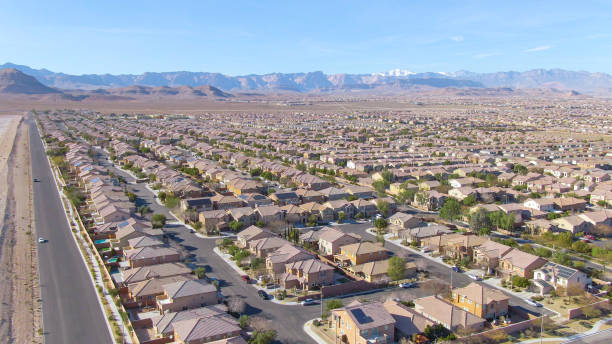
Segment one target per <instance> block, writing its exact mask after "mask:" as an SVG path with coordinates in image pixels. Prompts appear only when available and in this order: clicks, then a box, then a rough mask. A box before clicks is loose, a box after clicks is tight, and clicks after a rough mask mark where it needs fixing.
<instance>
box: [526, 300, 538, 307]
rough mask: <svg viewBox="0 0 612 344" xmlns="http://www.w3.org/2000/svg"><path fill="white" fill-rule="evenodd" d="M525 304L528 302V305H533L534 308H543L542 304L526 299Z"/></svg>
mask: <svg viewBox="0 0 612 344" xmlns="http://www.w3.org/2000/svg"><path fill="white" fill-rule="evenodd" d="M525 302H527V304H529V305H532V306H534V307H542V304H541V303H539V302H536V301H533V300H530V299H525Z"/></svg>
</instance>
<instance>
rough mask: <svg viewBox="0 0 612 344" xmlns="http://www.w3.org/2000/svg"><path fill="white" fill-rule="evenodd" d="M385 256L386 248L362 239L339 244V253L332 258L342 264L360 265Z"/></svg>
mask: <svg viewBox="0 0 612 344" xmlns="http://www.w3.org/2000/svg"><path fill="white" fill-rule="evenodd" d="M387 257H388V254H387V250H386V249H385V248H384V247H382V246H380V245H378V244H374V243H371V242H367V241H364V242H358V243H354V244H349V245H343V246H340V253H339V254H336V255H334V260H335V261H337V262H339V263H340V264H342V265H347V264H350V265H360V264H364V263H368V262H373V261H376V260H385V259H387Z"/></svg>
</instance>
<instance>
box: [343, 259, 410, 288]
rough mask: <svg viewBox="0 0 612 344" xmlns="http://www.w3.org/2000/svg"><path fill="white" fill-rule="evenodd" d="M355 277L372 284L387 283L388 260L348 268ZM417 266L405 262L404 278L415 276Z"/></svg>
mask: <svg viewBox="0 0 612 344" xmlns="http://www.w3.org/2000/svg"><path fill="white" fill-rule="evenodd" d="M349 269H350V270H351V271H353V272H354V273H355V274H356V275H358V276H361V277H363V279H364V280H366V281H368V282H373V283H380V282H388V281H389V276H388V275H387V271H389V259H385V260H375V261H372V262H367V263H364V264H360V265H355V266H351V267H349ZM416 270H417V266H416V264H415V263H414V262H406V266H405V270H404V278H405V277H409V276H414V275H416Z"/></svg>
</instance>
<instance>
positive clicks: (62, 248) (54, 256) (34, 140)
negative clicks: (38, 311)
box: [28, 118, 112, 344]
mask: <svg viewBox="0 0 612 344" xmlns="http://www.w3.org/2000/svg"><path fill="white" fill-rule="evenodd" d="M28 123H29V125H30V151H31V152H30V153H31V157H32V177H33V178H38V179H39V180H40V182H35V183H33V192H34V209H35V219H36V231H37V233H38V236H39V237H43V238H45V239H47V240H48V242H46V243H44V244H38V245H39V249H38V264H39V271H40V276H39V278H40V287H41V294H42V311H43V327H44V338H45V343H46V344H66V343H79V344H80V343H94V344H98V343H100V344H106V343H112V339H111V334H110V333H109V332H108V327H107V325H106V319H105V318H104V314H103V312H102V309H101V308H100V306H99V303H98V295H97V292H96V290H95V289H94V286H93V285H92V283H91V279H90V277H89V271H88V268H87V266H86V265H85V262H83V260H82V258H81V254H80V253H79V249H78V248H77V246H76V244H75V242H74V239H73V237H72V233H71V232H70V226H69V225H68V221H67V220H66V216H65V213H64V210H63V208H62V206H61V201H60V198H59V195H58V193H57V188H56V187H55V183H54V182H53V176H52V174H51V170H50V167H49V164H48V163H47V159H46V157H45V150H44V147H43V145H42V141H41V139H40V136H39V134H38V130H37V129H36V125H35V123H34V120H33V119H32V118H29V119H28Z"/></svg>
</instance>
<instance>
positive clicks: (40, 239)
mask: <svg viewBox="0 0 612 344" xmlns="http://www.w3.org/2000/svg"><path fill="white" fill-rule="evenodd" d="M38 242H39V243H41V244H44V243H46V242H47V239H45V238H43V237H40V238H38Z"/></svg>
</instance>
